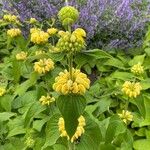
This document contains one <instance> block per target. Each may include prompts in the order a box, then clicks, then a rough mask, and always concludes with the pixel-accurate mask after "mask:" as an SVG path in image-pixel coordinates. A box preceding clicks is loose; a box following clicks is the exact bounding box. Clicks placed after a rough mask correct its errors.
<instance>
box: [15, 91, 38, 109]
mask: <svg viewBox="0 0 150 150" xmlns="http://www.w3.org/2000/svg"><path fill="white" fill-rule="evenodd" d="M36 100H37V92H36V91H28V92H26V93H25V94H23V95H22V96H19V97H17V98H16V99H14V100H13V102H12V107H13V109H17V108H20V107H25V106H26V105H29V104H30V103H33V102H35V101H36Z"/></svg>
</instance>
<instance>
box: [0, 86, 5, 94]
mask: <svg viewBox="0 0 150 150" xmlns="http://www.w3.org/2000/svg"><path fill="white" fill-rule="evenodd" d="M5 93H6V89H5V88H3V87H0V96H3V95H4V94H5Z"/></svg>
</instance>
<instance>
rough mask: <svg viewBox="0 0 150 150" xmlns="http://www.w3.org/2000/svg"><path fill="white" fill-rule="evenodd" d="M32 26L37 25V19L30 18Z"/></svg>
mask: <svg viewBox="0 0 150 150" xmlns="http://www.w3.org/2000/svg"><path fill="white" fill-rule="evenodd" d="M29 22H30V24H34V23H36V22H37V20H36V19H35V18H30V21H29Z"/></svg>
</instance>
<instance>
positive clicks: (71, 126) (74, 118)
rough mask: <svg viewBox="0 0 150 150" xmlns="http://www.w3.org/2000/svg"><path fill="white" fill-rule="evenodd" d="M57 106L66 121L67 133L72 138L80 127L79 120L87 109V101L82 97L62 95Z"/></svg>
mask: <svg viewBox="0 0 150 150" xmlns="http://www.w3.org/2000/svg"><path fill="white" fill-rule="evenodd" d="M57 106H58V108H59V110H60V112H61V114H62V116H63V118H64V120H65V128H66V131H67V133H68V135H69V136H70V137H72V136H73V135H74V133H75V131H76V128H77V125H78V118H79V116H80V115H82V114H83V111H84V109H85V106H86V100H85V98H84V97H83V96H80V95H71V94H70V95H61V96H59V98H58V100H57Z"/></svg>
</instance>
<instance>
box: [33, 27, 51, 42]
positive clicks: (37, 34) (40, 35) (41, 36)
mask: <svg viewBox="0 0 150 150" xmlns="http://www.w3.org/2000/svg"><path fill="white" fill-rule="evenodd" d="M30 33H31V42H33V43H35V44H44V43H47V42H48V38H49V34H48V33H47V32H44V31H41V30H39V29H37V28H32V29H30Z"/></svg>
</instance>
